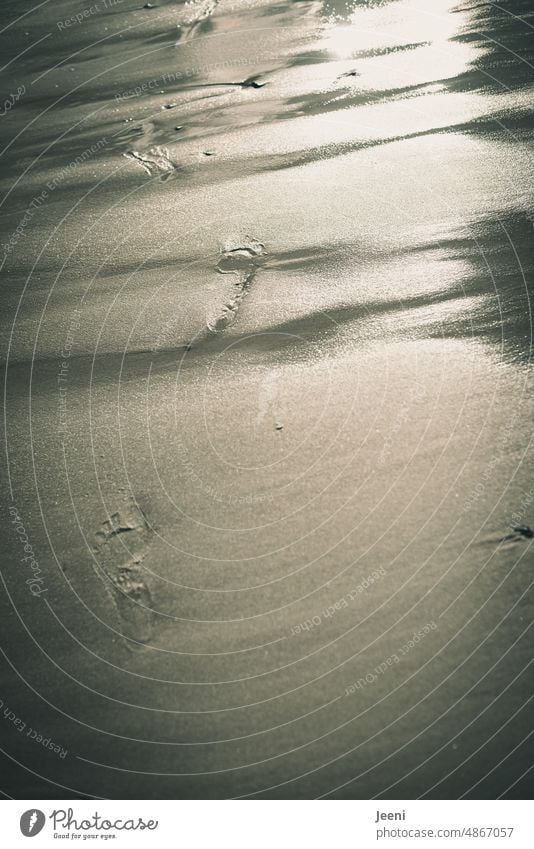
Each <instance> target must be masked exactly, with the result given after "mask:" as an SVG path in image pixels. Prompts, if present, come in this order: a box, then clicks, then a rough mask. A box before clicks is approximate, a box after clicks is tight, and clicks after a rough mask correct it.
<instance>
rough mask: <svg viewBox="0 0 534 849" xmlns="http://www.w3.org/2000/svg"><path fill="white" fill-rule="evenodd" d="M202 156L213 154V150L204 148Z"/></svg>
mask: <svg viewBox="0 0 534 849" xmlns="http://www.w3.org/2000/svg"><path fill="white" fill-rule="evenodd" d="M203 153H204V156H215V151H213V150H204V151H203Z"/></svg>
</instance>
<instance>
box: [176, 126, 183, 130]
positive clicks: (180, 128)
mask: <svg viewBox="0 0 534 849" xmlns="http://www.w3.org/2000/svg"><path fill="white" fill-rule="evenodd" d="M174 129H175V130H176V131H178V130H183V126H182V127H175V128H174Z"/></svg>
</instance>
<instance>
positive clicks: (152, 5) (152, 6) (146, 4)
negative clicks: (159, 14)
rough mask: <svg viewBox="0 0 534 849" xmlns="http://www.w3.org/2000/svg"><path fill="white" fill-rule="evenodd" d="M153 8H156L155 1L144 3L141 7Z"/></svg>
mask: <svg viewBox="0 0 534 849" xmlns="http://www.w3.org/2000/svg"><path fill="white" fill-rule="evenodd" d="M155 8H156V4H155V3H145V5H144V6H143V9H155Z"/></svg>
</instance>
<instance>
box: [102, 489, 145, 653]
mask: <svg viewBox="0 0 534 849" xmlns="http://www.w3.org/2000/svg"><path fill="white" fill-rule="evenodd" d="M152 535H153V531H152V529H151V528H150V526H149V524H148V522H147V520H146V518H145V516H144V514H143V512H142V511H141V510H140V508H139V507H138V506H137V505H136V504H135V503H131V504H128V505H126V506H125V508H124V509H122V510H121V512H117V513H113V515H112V516H110V517H109V519H106V521H105V522H103V523H102V525H101V526H100V528H99V530H98V531H97V532H96V534H95V540H96V544H95V547H94V549H93V550H94V552H95V554H96V557H97V562H98V565H99V567H100V570H101V571H102V572H103V573H104V575H105V577H106V578H107V579H108V580H107V583H108V585H109V587H110V591H111V593H112V595H113V600H114V602H115V605H116V608H117V613H118V615H119V619H120V622H121V632H122V634H123V636H124V637H125V638H126V641H127V644H128V646H129V647H130V648H134V649H136V648H140V646H139V645H138V644H139V643H148V642H149V640H150V638H151V636H152V632H153V628H154V614H153V611H152V597H151V594H150V591H149V589H148V587H147V584H146V581H145V577H144V574H143V573H144V570H143V567H142V565H141V564H142V561H143V559H144V557H145V554H146V552H147V550H148V546H149V544H150V541H151V538H152ZM131 641H133V642H131Z"/></svg>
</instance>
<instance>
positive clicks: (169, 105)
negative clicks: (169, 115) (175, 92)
mask: <svg viewBox="0 0 534 849" xmlns="http://www.w3.org/2000/svg"><path fill="white" fill-rule="evenodd" d="M175 106H176V103H166V104H165V105H164V106H162V107H161V108H162V109H174V107H175Z"/></svg>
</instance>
